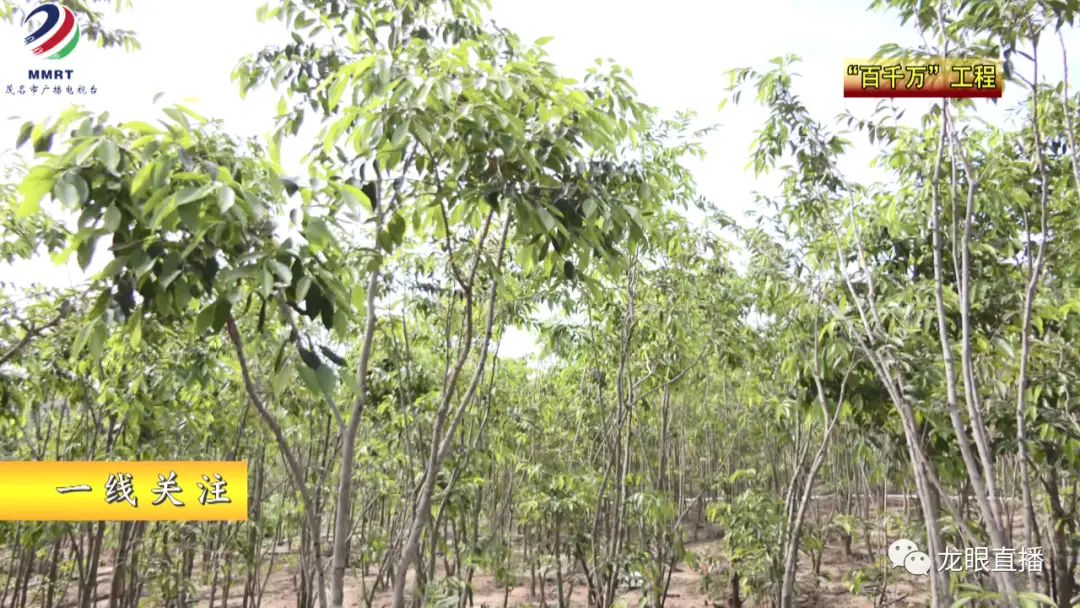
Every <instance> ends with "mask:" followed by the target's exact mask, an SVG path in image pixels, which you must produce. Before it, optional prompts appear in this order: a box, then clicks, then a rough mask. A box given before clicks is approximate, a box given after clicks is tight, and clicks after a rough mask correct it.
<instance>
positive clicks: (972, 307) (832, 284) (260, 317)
mask: <svg viewBox="0 0 1080 608" xmlns="http://www.w3.org/2000/svg"><path fill="white" fill-rule="evenodd" d="M65 5H69V6H70V7H71V8H72V9H73V10H75V11H76V13H77V15H78V17H79V19H81V20H84V21H85V23H87V24H91V25H92V26H93V27H86V28H85V29H84V32H83V35H84V37H86V38H88V39H90V40H94V41H96V42H98V43H99V44H101V45H103V46H124V47H126V48H128V49H129V50H132V51H133V52H139V51H138V43H137V42H136V41H135V38H134V36H136V35H137V34H133V33H132V32H127V31H123V30H113V29H110V27H111V26H110V24H109V17H108V15H103V14H101V13H99V12H98V11H97V10H96V9H95V5H94V4H86V3H80V2H72V3H65ZM489 8H490V7H488V6H487V5H486V3H485V2H483V0H363V1H359V0H357V1H353V2H346V1H343V0H275V1H274V2H271V3H269V4H268V5H266V6H264V7H263V8H261V9H260V10H259V12H258V15H257V17H258V19H260V20H262V21H271V22H272V21H279V22H280V23H281V24H282V27H284V28H286V29H287V31H288V32H289V34H290V35H291V42H290V43H288V44H286V45H281V46H271V47H267V48H263V49H251V51H252V53H251V54H250V55H248V56H247V57H244V58H243V59H242V60H241V61H240V62H239V63H238V65H237V66H236V68H235V70H234V72H233V81H234V86H235V87H238V88H239V94H240V95H245V94H247V93H249V92H252V91H254V90H257V89H258V90H267V89H269V90H273V91H275V92H276V94H277V95H280V99H281V101H280V103H279V104H278V107H277V109H276V115H275V116H272V117H268V119H272V120H273V129H272V131H271V132H270V133H269V134H268V136H267V137H266V138H260V139H259V140H248V139H242V138H238V137H235V136H233V135H231V134H230V131H229V125H228V124H223V123H222V122H220V121H216V120H211V119H208V118H206V117H204V116H202V115H201V114H200V113H199V112H196V111H195V110H194V109H192V108H191V107H188V106H185V105H173V106H170V107H166V108H164V109H163V110H162V111H161V115H160V117H159V119H146V117H141V118H140V117H132V116H120V115H112V114H110V113H108V112H102V113H96V112H89V111H86V110H84V109H81V108H77V107H72V108H71V109H69V110H66V111H64V112H63V113H61V114H59V115H58V116H54V117H50V118H48V119H45V120H41V121H30V122H26V123H25V124H24V125H22V128H21V130H20V132H19V135H18V141H17V142H15V143H16V144H17V146H18V148H19V149H20V150H21V151H22V152H23V153H24V154H23V157H22V158H25V159H26V160H25V162H24V161H22V160H19V159H18V158H19V157H14V156H11V157H7V159H6V160H5V161H4V162H5V166H4V170H5V171H4V173H5V175H4V178H3V180H2V181H0V203H2V205H0V210H2V212H0V226H2V235H3V238H2V239H0V257H2V258H3V262H4V264H5V265H11V264H13V263H17V262H20V261H25V260H32V259H38V258H41V259H45V260H49V259H51V261H52V262H55V263H66V262H67V261H68V260H73V261H74V262H75V263H77V265H78V266H79V267H80V268H82V269H83V270H84V271H85V280H84V281H81V282H80V283H79V284H78V286H77V287H76V288H55V287H48V286H44V285H40V284H37V283H36V282H35V281H34V277H16V276H14V273H9V272H8V271H7V270H5V271H3V276H4V279H3V287H4V289H3V290H2V292H0V319H2V320H3V323H0V455H2V456H3V459H4V460H12V461H14V460H28V461H29V460H37V461H42V460H44V461H52V460H60V461H135V460H148V461H150V460H152V461H166V460H171V461H193V460H218V461H247V463H248V488H247V494H248V501H247V502H248V507H247V508H248V518H247V520H246V521H242V522H228V523H226V522H163V521H101V522H74V521H8V522H0V606H4V607H12V608H25V607H31V606H44V607H50V608H52V607H74V608H97V607H100V606H109V608H137V607H144V606H161V607H176V608H180V607H187V606H192V605H197V606H208V607H210V608H218V607H221V608H235V607H242V608H255V607H284V606H290V607H292V606H297V607H298V608H314V607H318V608H341V607H343V606H392V607H393V608H404V607H406V606H410V607H419V606H429V605H430V606H438V607H441V608H448V607H458V608H465V607H466V606H502V607H504V608H505V607H508V606H515V605H534V606H544V607H547V606H560V607H562V606H578V605H581V606H584V605H587V606H596V607H600V608H607V607H610V606H617V605H618V606H626V605H641V606H650V607H654V608H660V607H662V606H665V605H667V606H675V607H678V606H702V605H706V606H710V605H711V606H735V607H739V606H774V607H781V608H791V607H795V606H818V605H820V606H873V607H884V606H893V605H896V606H933V607H935V608H938V607H941V608H946V607H952V606H962V605H969V606H1025V607H1026V606H1057V607H1060V608H1068V607H1071V606H1075V605H1078V604H1080V586H1078V580H1077V576H1078V569H1077V560H1078V556H1080V530H1078V523H1080V513H1078V502H1080V406H1078V405H1077V404H1076V400H1077V395H1078V393H1080V359H1078V352H1077V349H1076V344H1077V339H1078V337H1080V290H1078V288H1080V283H1078V277H1080V221H1078V219H1080V217H1078V211H1080V187H1078V184H1080V151H1078V149H1077V138H1078V137H1080V130H1078V129H1080V127H1078V124H1077V123H1078V122H1080V112H1078V108H1080V95H1078V94H1077V93H1076V91H1075V89H1076V88H1080V87H1073V88H1070V87H1069V84H1068V69H1069V67H1070V66H1068V61H1067V58H1068V51H1069V50H1068V49H1067V47H1066V44H1065V39H1066V37H1067V35H1068V34H1069V33H1070V32H1072V31H1073V27H1074V26H1073V23H1074V21H1075V19H1076V16H1077V13H1078V12H1080V1H1078V0H985V1H980V2H970V1H966V0H938V1H936V2H926V1H923V0H874V2H873V6H872V7H871V8H872V9H875V10H879V11H885V12H887V13H888V14H890V15H892V16H893V17H895V18H896V21H897V32H898V34H899V32H901V31H902V29H901V28H907V29H909V30H910V29H912V28H913V29H914V30H916V32H917V33H918V34H919V37H920V38H921V40H922V41H923V42H922V46H920V47H918V48H902V47H900V46H897V45H889V44H887V45H884V46H883V47H882V49H881V54H882V55H883V56H887V57H900V56H905V57H906V56H924V57H925V56H932V57H954V56H955V57H990V58H995V59H1001V60H1002V61H1003V62H1004V65H1005V66H1006V74H1007V75H1008V78H1009V79H1010V80H1009V83H1008V84H1007V86H1008V87H1011V88H1013V89H1014V90H1021V91H1023V94H1022V95H1021V96H1020V97H1019V99H1020V103H1019V105H1017V107H1016V108H1015V109H1014V110H1015V111H1013V112H1011V113H1010V119H1009V120H1007V121H1001V123H1000V124H997V123H995V122H992V121H987V120H985V119H981V118H980V113H982V112H984V111H985V107H987V106H989V105H990V104H991V102H990V101H986V100H972V99H951V100H934V103H933V104H926V105H927V107H928V108H929V109H928V111H927V112H926V113H925V114H924V115H923V116H921V117H920V118H919V119H918V120H916V121H913V120H911V118H910V117H908V118H907V119H906V120H905V119H904V117H903V111H904V106H905V103H901V102H902V101H906V100H897V101H896V102H893V101H890V100H884V101H882V102H881V103H879V104H878V105H877V106H876V108H875V109H874V110H873V111H864V112H863V114H864V115H856V114H845V115H842V116H840V117H839V121H834V120H833V119H832V117H821V116H815V115H813V114H812V113H811V112H810V111H809V110H808V109H807V106H806V105H805V101H804V98H803V97H801V96H800V89H801V87H802V86H803V83H802V82H801V81H800V80H799V78H798V77H797V75H796V73H795V72H796V71H797V64H798V62H799V59H798V58H797V57H796V56H794V55H782V56H780V57H778V58H777V59H775V60H773V62H772V63H770V64H768V65H767V66H764V67H757V68H739V69H735V70H733V71H731V72H729V73H728V77H729V78H730V88H729V96H728V98H727V99H726V100H725V101H729V102H731V103H733V104H743V105H746V104H755V105H757V106H759V107H760V108H761V109H763V110H764V111H765V116H766V117H765V121H764V123H763V124H762V125H761V126H760V129H759V130H758V131H757V134H756V139H755V140H754V143H753V146H752V148H751V150H750V158H749V161H750V164H749V165H748V170H749V169H752V170H753V171H754V172H755V174H756V175H757V176H758V177H759V178H760V180H761V183H762V184H766V183H769V184H777V185H778V187H777V188H773V190H774V191H772V192H769V193H768V194H761V195H759V196H758V198H757V200H756V201H755V204H754V207H755V212H754V213H753V215H752V216H751V217H749V218H732V217H730V216H729V215H728V214H727V213H725V212H724V211H723V208H724V207H725V203H730V201H724V200H709V199H708V198H707V197H705V196H703V195H702V194H701V193H700V191H699V189H698V187H697V186H696V184H695V181H694V178H693V176H692V174H691V172H690V171H689V170H688V169H687V164H688V163H689V162H690V161H694V162H695V163H700V162H705V163H706V165H707V164H708V163H709V162H711V161H710V158H709V157H707V156H706V155H705V152H704V147H703V144H702V141H703V139H704V138H706V137H708V136H711V135H713V134H714V133H716V134H719V135H720V136H721V137H722V136H723V128H722V127H715V126H712V125H711V123H710V121H708V120H705V121H703V120H702V119H701V117H698V116H696V115H695V114H694V113H692V112H683V113H679V114H675V115H667V114H665V113H663V112H661V111H660V110H658V109H656V108H654V107H652V106H649V105H647V104H646V103H645V101H644V100H642V99H641V98H639V95H638V94H637V92H636V91H635V90H634V88H633V87H632V85H631V73H630V70H627V69H625V68H624V67H621V66H620V65H618V64H615V63H612V62H610V61H597V62H596V65H595V67H592V68H590V69H589V70H588V72H587V73H586V74H584V75H583V77H582V78H580V79H573V78H569V77H568V75H567V74H565V73H563V72H561V71H560V70H559V69H558V68H557V67H556V66H555V65H554V64H553V63H552V62H551V61H550V59H549V58H548V57H547V55H546V53H545V51H544V44H545V42H546V41H545V40H538V41H536V42H534V43H529V42H526V41H524V40H522V39H521V38H519V37H518V36H517V35H515V34H514V33H513V32H511V31H508V30H506V29H504V28H501V27H499V26H496V25H495V24H494V23H493V22H491V21H490V19H489V18H488V13H487V11H488V10H489ZM860 8H862V7H860ZM176 10H180V9H176ZM23 11H24V9H23V8H22V7H21V6H20V5H19V4H18V3H15V2H13V1H11V0H4V2H2V3H0V15H3V16H4V17H5V19H6V20H8V21H10V22H11V23H13V24H19V23H21V22H22V18H23V16H24V12H23ZM754 27H765V26H764V25H760V26H758V25H755V26H754ZM780 50H781V51H784V50H787V49H780ZM1047 57H1054V58H1055V61H1063V62H1064V64H1065V65H1064V67H1065V70H1064V78H1063V79H1058V80H1054V79H1052V78H1048V76H1047V74H1046V73H1045V72H1046V69H1045V67H1044V66H1045V65H1046V63H1047V62H1048V61H1049V60H1048V59H1046V58H1047ZM728 59H729V60H730V58H728ZM682 60H684V61H685V60H689V59H682ZM838 78H839V76H838ZM718 101H720V100H718ZM861 105H862V107H864V108H868V107H872V105H868V104H865V103H864V104H861ZM721 106H723V104H721ZM312 124H315V125H318V133H317V136H315V137H314V138H311V137H309V136H308V135H307V133H308V131H310V129H302V127H303V126H304V125H309V126H310V125H312ZM856 140H860V141H862V140H866V141H868V142H869V143H870V144H873V149H874V150H875V152H874V155H875V156H874V158H873V164H874V166H875V167H877V168H878V169H879V170H880V171H881V172H882V173H883V174H884V175H886V176H887V178H886V179H884V180H882V181H880V182H878V183H857V182H856V181H855V180H853V179H852V178H851V177H849V176H848V175H846V174H845V173H844V172H843V171H842V170H841V166H846V165H847V164H848V163H849V160H850V159H849V156H850V155H851V154H852V150H853V146H854V142H855V141H856ZM296 146H299V147H300V148H302V149H303V150H304V151H305V152H306V155H305V156H304V159H303V161H302V167H301V170H300V175H294V174H292V173H290V172H289V171H287V170H286V168H285V167H283V163H282V158H281V157H282V149H283V148H285V147H296ZM767 189H768V188H765V187H764V186H763V187H762V191H763V192H764V191H765V190H767ZM522 329H525V330H527V331H528V332H530V333H531V334H534V335H537V336H539V343H540V349H541V352H539V353H538V354H536V355H532V356H528V357H520V358H515V357H508V356H505V355H500V348H502V347H503V346H504V345H505V344H506V343H507V342H508V341H509V340H512V339H514V338H513V335H514V334H515V332H517V333H520V331H521V330H522ZM101 481H104V480H101ZM206 481H207V483H210V482H211V480H210V478H209V477H208V478H207V480H206ZM219 489H220V488H219ZM193 492H194V494H193ZM182 496H183V498H184V499H185V500H187V501H189V502H195V500H196V496H198V490H196V489H195V488H194V487H192V488H191V489H190V490H188V492H187V493H185V494H184V495H182ZM218 497H219V498H220V495H218ZM0 500H2V498H0ZM899 539H909V540H910V541H912V543H913V544H914V545H916V546H917V547H918V548H920V550H921V551H922V552H925V553H926V555H927V556H929V557H930V559H931V561H932V562H933V567H930V568H929V571H928V572H926V573H925V574H924V575H921V576H920V575H913V574H910V573H908V572H907V571H905V569H904V568H901V567H897V566H896V564H895V560H894V559H890V549H889V548H890V545H892V544H893V543H894V542H896V541H897V540H899ZM1032 548H1038V549H1039V551H1040V559H1041V560H1042V561H1041V562H1040V564H1039V567H1038V568H1036V567H1035V566H1034V565H1033V564H1034V562H1032V561H1030V560H1029V561H1028V562H1026V563H1027V567H1024V568H1020V567H1012V568H1008V567H981V568H980V567H974V566H973V565H972V564H971V563H969V564H968V565H967V567H962V568H952V567H946V564H945V562H944V560H945V557H944V556H946V555H947V554H957V555H963V554H965V552H968V553H967V554H968V555H971V554H972V553H973V552H974V550H976V549H981V550H982V551H984V552H985V553H986V554H987V555H989V556H990V560H991V563H992V564H993V563H995V562H994V557H993V556H994V555H999V556H1001V555H1006V554H1007V555H1010V556H1012V555H1014V554H1015V555H1016V557H1017V563H1019V561H1020V556H1021V555H1022V554H1023V555H1027V556H1030V555H1032V553H1031V550H1032ZM1025 552H1026V553H1025ZM997 563H998V564H1000V563H1001V562H997Z"/></svg>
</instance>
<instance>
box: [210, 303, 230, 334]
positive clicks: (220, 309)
mask: <svg viewBox="0 0 1080 608" xmlns="http://www.w3.org/2000/svg"><path fill="white" fill-rule="evenodd" d="M231 312H232V302H230V301H228V300H224V299H222V300H218V302H217V304H216V305H215V306H214V319H213V322H212V325H211V326H210V329H212V330H214V333H217V332H219V331H221V328H222V327H225V322H226V321H228V320H229V314H230V313H231Z"/></svg>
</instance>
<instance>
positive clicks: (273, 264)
mask: <svg viewBox="0 0 1080 608" xmlns="http://www.w3.org/2000/svg"><path fill="white" fill-rule="evenodd" d="M267 263H268V264H269V265H270V268H271V269H273V271H274V274H276V275H277V276H278V278H279V279H281V282H282V283H285V284H286V285H290V284H292V271H291V270H289V267H288V266H286V265H285V264H282V263H281V262H279V261H277V260H274V259H270V260H267Z"/></svg>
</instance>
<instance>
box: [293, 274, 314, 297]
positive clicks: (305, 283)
mask: <svg viewBox="0 0 1080 608" xmlns="http://www.w3.org/2000/svg"><path fill="white" fill-rule="evenodd" d="M310 288H311V276H310V275H306V274H305V275H304V276H302V277H300V280H299V281H297V282H296V299H297V300H303V299H304V296H306V295H307V292H308V289H310Z"/></svg>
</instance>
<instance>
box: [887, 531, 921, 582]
mask: <svg viewBox="0 0 1080 608" xmlns="http://www.w3.org/2000/svg"><path fill="white" fill-rule="evenodd" d="M889 561H890V562H892V564H893V566H895V567H897V568H903V569H904V570H907V571H908V572H909V573H911V574H914V575H915V576H926V575H927V574H929V573H930V556H929V555H927V554H925V553H923V552H922V551H919V547H918V546H916V545H915V543H914V542H912V541H910V540H908V539H906V538H901V539H900V540H897V541H896V542H894V543H893V544H891V545H889Z"/></svg>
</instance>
